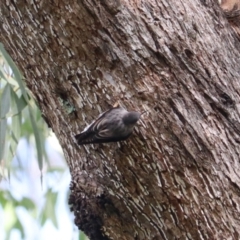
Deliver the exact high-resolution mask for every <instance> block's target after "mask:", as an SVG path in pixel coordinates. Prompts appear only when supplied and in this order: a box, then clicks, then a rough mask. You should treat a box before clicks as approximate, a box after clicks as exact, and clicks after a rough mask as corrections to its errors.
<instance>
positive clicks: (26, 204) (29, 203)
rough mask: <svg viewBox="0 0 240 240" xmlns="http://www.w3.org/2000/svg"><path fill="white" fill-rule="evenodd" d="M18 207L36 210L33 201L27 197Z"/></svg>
mask: <svg viewBox="0 0 240 240" xmlns="http://www.w3.org/2000/svg"><path fill="white" fill-rule="evenodd" d="M18 205H19V206H22V207H24V208H26V209H28V210H33V209H34V208H35V204H34V202H33V201H32V200H31V199H29V198H26V197H24V198H23V199H22V201H21V202H20V203H19V204H18Z"/></svg>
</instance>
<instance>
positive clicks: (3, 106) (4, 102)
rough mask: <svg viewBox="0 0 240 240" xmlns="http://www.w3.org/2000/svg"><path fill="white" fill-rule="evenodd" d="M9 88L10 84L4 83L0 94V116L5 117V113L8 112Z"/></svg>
mask: <svg viewBox="0 0 240 240" xmlns="http://www.w3.org/2000/svg"><path fill="white" fill-rule="evenodd" d="M10 90H11V88H10V85H9V84H6V85H5V87H4V89H3V92H2V94H1V102H0V118H6V115H7V113H8V112H9V109H10V102H11V95H10Z"/></svg>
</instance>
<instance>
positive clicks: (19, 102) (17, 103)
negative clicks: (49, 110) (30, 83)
mask: <svg viewBox="0 0 240 240" xmlns="http://www.w3.org/2000/svg"><path fill="white" fill-rule="evenodd" d="M11 97H12V103H13V104H12V105H13V106H12V108H13V110H12V111H13V115H15V114H19V113H20V112H22V110H23V109H24V108H25V107H26V106H27V105H28V103H27V102H26V100H25V99H24V97H23V96H21V97H18V95H17V94H16V93H15V91H14V90H13V89H12V88H11Z"/></svg>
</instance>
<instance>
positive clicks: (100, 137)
mask: <svg viewBox="0 0 240 240" xmlns="http://www.w3.org/2000/svg"><path fill="white" fill-rule="evenodd" d="M113 109H116V108H111V109H109V110H108V111H106V112H104V113H103V114H101V115H100V116H99V117H98V119H97V120H96V121H95V122H93V123H92V124H91V125H90V126H89V127H88V128H87V129H86V131H83V132H81V133H80V134H77V135H76V136H75V138H76V139H77V142H78V144H79V145H82V144H90V143H104V142H112V141H114V140H113V137H112V132H111V131H110V130H109V129H108V128H107V126H108V124H109V122H108V118H106V115H107V114H108V113H109V112H110V111H112V110H113ZM115 141H118V140H115Z"/></svg>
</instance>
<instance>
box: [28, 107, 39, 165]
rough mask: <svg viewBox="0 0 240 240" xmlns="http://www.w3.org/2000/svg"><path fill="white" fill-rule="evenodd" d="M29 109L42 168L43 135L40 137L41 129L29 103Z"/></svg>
mask: <svg viewBox="0 0 240 240" xmlns="http://www.w3.org/2000/svg"><path fill="white" fill-rule="evenodd" d="M28 109H29V116H30V121H31V124H32V129H33V134H34V137H35V143H36V147H37V156H38V166H39V169H40V170H42V167H43V147H42V144H41V137H40V133H39V129H38V127H37V123H36V121H35V119H34V117H33V110H32V107H31V106H30V105H29V107H28Z"/></svg>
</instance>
